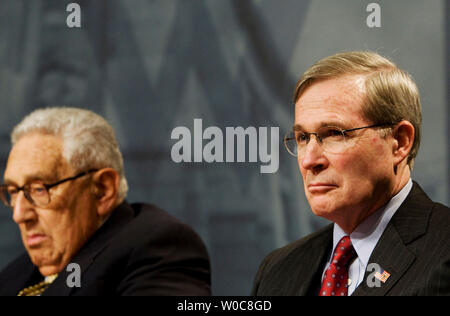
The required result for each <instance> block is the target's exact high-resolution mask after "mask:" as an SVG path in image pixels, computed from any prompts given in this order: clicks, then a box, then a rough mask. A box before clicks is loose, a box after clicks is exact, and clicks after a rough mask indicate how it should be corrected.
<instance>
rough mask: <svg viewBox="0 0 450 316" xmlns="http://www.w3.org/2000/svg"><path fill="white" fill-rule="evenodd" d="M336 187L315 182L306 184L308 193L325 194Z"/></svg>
mask: <svg viewBox="0 0 450 316" xmlns="http://www.w3.org/2000/svg"><path fill="white" fill-rule="evenodd" d="M336 188H337V185H335V184H331V183H324V182H315V183H311V184H308V191H309V192H310V193H313V194H314V193H326V192H328V191H330V190H333V189H336Z"/></svg>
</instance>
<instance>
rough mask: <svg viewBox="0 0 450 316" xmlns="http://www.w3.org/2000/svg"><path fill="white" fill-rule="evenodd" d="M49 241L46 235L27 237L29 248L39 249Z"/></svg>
mask: <svg viewBox="0 0 450 316" xmlns="http://www.w3.org/2000/svg"><path fill="white" fill-rule="evenodd" d="M46 239H47V236H46V235H45V234H40V233H32V234H28V235H27V246H28V247H37V246H39V245H40V244H41V243H42V242H44V241H45V240H46Z"/></svg>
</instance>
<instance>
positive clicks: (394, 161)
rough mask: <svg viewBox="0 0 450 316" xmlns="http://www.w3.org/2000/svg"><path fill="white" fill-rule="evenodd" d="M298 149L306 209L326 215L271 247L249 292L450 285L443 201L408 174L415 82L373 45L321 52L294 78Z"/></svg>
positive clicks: (413, 148) (336, 292) (449, 289)
mask: <svg viewBox="0 0 450 316" xmlns="http://www.w3.org/2000/svg"><path fill="white" fill-rule="evenodd" d="M294 101H295V125H294V128H293V130H292V132H291V133H288V135H286V137H285V139H284V143H285V146H286V148H287V149H288V151H289V152H290V153H291V154H292V155H294V156H296V157H297V160H298V164H299V168H300V173H301V174H302V178H303V182H304V189H305V194H306V197H307V199H308V202H309V204H310V206H311V209H312V211H313V213H314V214H315V215H317V216H321V217H324V218H326V219H328V220H330V221H332V222H334V223H333V224H331V225H329V226H327V227H325V228H323V229H322V230H320V231H318V232H316V233H313V234H312V235H309V236H307V237H305V238H303V239H300V240H298V241H296V242H293V243H291V244H289V245H287V246H285V247H283V248H281V249H278V250H275V251H274V252H272V253H271V254H269V255H268V256H267V257H266V258H265V260H264V261H263V262H262V264H261V266H260V269H259V271H258V273H257V275H256V278H255V282H254V287H253V291H252V294H253V295H321V296H347V295H450V211H449V208H448V207H446V206H444V205H441V204H438V203H434V202H433V201H431V200H430V199H429V198H428V197H427V195H426V194H425V193H424V192H423V190H422V189H421V188H420V186H419V185H418V184H417V183H415V182H413V181H412V180H411V176H410V175H411V174H410V172H411V169H412V167H413V162H414V158H415V156H416V155H417V152H418V149H419V143H420V125H421V110H420V99H419V93H418V89H417V87H416V85H415V83H414V81H413V80H412V79H411V77H410V76H409V75H408V74H407V73H405V72H404V71H402V70H400V69H399V68H398V67H397V66H396V65H395V64H394V63H392V62H391V61H389V60H387V59H386V58H384V57H382V56H380V55H378V54H376V53H373V52H348V53H341V54H336V55H333V56H330V57H327V58H325V59H323V60H321V61H319V62H317V63H316V64H314V65H313V66H312V67H310V68H309V69H308V70H307V71H306V72H305V73H304V75H303V76H302V78H300V80H299V82H298V83H297V86H296V89H295V93H294Z"/></svg>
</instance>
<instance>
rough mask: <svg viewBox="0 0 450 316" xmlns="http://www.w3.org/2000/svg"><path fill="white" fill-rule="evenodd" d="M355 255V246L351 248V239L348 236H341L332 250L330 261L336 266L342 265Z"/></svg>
mask: <svg viewBox="0 0 450 316" xmlns="http://www.w3.org/2000/svg"><path fill="white" fill-rule="evenodd" d="M355 255H356V251H355V248H353V245H352V241H351V240H350V237H349V236H345V237H342V239H341V240H340V241H339V242H338V244H337V246H336V249H335V250H334V255H333V260H332V263H333V264H334V265H336V266H340V267H344V266H346V265H347V264H348V263H349V262H350V260H352V259H353V258H354V257H355Z"/></svg>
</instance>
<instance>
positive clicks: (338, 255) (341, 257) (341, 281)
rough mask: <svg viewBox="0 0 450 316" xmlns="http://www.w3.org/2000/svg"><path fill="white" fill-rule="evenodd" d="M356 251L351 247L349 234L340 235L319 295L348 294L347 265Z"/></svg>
mask: <svg viewBox="0 0 450 316" xmlns="http://www.w3.org/2000/svg"><path fill="white" fill-rule="evenodd" d="M355 256H356V251H355V248H353V245H352V242H351V240H350V237H349V236H345V237H342V239H341V240H339V242H338V244H337V246H336V248H335V249H334V253H333V258H332V260H331V263H330V266H329V267H328V269H327V270H326V272H325V278H324V279H323V283H322V288H321V289H320V293H319V295H321V296H347V294H348V266H349V265H350V263H351V261H352V260H353V259H354V258H355Z"/></svg>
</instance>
